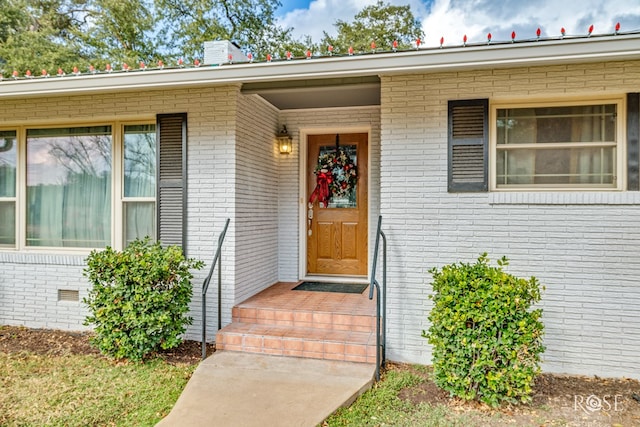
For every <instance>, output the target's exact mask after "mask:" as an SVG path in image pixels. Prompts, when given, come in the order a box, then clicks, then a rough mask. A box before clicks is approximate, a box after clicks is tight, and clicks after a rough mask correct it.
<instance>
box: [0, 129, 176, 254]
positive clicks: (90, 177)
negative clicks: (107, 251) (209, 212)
mask: <svg viewBox="0 0 640 427" xmlns="http://www.w3.org/2000/svg"><path fill="white" fill-rule="evenodd" d="M20 135H24V136H23V137H20ZM19 147H23V148H22V149H20V148H19ZM156 152H157V144H156V125H155V124H149V123H144V124H116V123H111V124H102V125H97V126H77V127H65V128H45V127H33V128H27V129H24V130H18V129H16V130H8V131H6V130H5V131H0V217H1V218H2V221H0V246H4V247H12V248H18V249H21V248H73V249H76V248H102V247H105V246H107V245H112V246H116V247H122V246H124V245H126V243H128V242H130V241H132V240H134V239H135V238H137V237H144V236H150V237H152V238H155V237H156V216H157V214H156V188H157V185H156V164H157V156H156ZM21 153H22V154H21ZM20 156H23V157H22V158H21V157H20ZM178 161H181V160H180V159H178ZM21 167H23V168H24V169H23V171H22V172H21V170H20V168H21ZM20 177H23V178H20ZM20 212H22V213H20ZM18 216H20V217H21V218H19V219H18V220H17V221H16V217H18ZM5 218H6V219H7V220H6V221H5ZM16 224H19V226H16ZM21 228H22V229H21ZM18 236H22V237H20V238H18Z"/></svg>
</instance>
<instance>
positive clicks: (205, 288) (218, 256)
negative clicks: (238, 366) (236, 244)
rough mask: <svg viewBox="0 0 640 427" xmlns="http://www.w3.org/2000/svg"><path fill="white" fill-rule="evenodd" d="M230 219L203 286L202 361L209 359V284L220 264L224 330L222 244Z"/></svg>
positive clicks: (219, 293)
mask: <svg viewBox="0 0 640 427" xmlns="http://www.w3.org/2000/svg"><path fill="white" fill-rule="evenodd" d="M229 221H231V219H230V218H227V221H226V222H225V223H224V229H223V230H222V233H220V236H218V249H217V250H216V254H215V256H214V257H213V262H212V263H211V268H210V269H209V274H208V275H207V277H206V279H204V283H203V284H202V360H204V359H206V358H207V291H208V290H209V283H210V282H211V276H213V271H214V270H215V268H216V263H217V264H218V330H220V328H222V254H221V252H222V242H224V236H226V234H227V228H229Z"/></svg>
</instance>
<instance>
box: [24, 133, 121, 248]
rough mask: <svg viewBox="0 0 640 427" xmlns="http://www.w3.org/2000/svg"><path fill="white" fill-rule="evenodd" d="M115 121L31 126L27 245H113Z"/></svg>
mask: <svg viewBox="0 0 640 427" xmlns="http://www.w3.org/2000/svg"><path fill="white" fill-rule="evenodd" d="M112 147H113V137H112V135H111V126H94V127H76V128H56V129H27V150H26V163H27V182H26V189H27V191H26V217H27V226H26V246H48V247H72V248H99V247H104V246H106V245H109V244H111V203H112V202H111V176H112V168H113V162H112V155H111V153H112Z"/></svg>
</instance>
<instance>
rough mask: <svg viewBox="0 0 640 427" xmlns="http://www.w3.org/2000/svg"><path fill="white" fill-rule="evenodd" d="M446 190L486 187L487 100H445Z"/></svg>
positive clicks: (482, 188) (460, 190) (470, 189)
mask: <svg viewBox="0 0 640 427" xmlns="http://www.w3.org/2000/svg"><path fill="white" fill-rule="evenodd" d="M448 117H449V126H448V128H449V129H448V140H449V143H448V147H449V148H448V151H449V155H448V157H449V163H448V168H449V174H448V190H449V192H452V193H458V192H480V191H488V187H489V185H488V182H489V171H488V157H489V153H488V151H489V149H488V146H489V130H488V127H489V126H488V123H489V100H488V99H469V100H455V101H449V112H448Z"/></svg>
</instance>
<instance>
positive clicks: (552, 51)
mask: <svg viewBox="0 0 640 427" xmlns="http://www.w3.org/2000/svg"><path fill="white" fill-rule="evenodd" d="M630 59H640V34H627V35H616V36H606V37H591V38H586V37H585V38H576V39H564V40H560V39H559V40H544V41H530V42H517V43H503V44H495V45H490V44H486V45H472V46H466V47H456V48H443V49H420V50H415V51H405V52H397V53H379V54H367V55H354V56H342V57H320V58H312V59H300V60H292V61H277V62H260V63H251V64H233V65H223V66H215V67H207V66H203V67H199V68H185V69H165V70H147V71H130V72H118V73H113V74H95V75H79V76H65V77H50V78H37V79H31V80H16V81H3V82H0V98H18V97H33V96H54V95H71V94H89V93H100V92H114V91H124V90H141V89H150V90H151V89H172V88H188V87H198V86H207V85H208V86H211V85H227V84H242V83H254V82H271V81H273V82H275V81H290V80H306V79H318V78H339V77H355V76H371V75H379V76H382V75H389V74H404V73H420V72H423V73H434V72H443V71H463V70H471V69H482V68H508V67H523V66H537V65H551V64H569V63H579V62H596V61H622V60H630Z"/></svg>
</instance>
